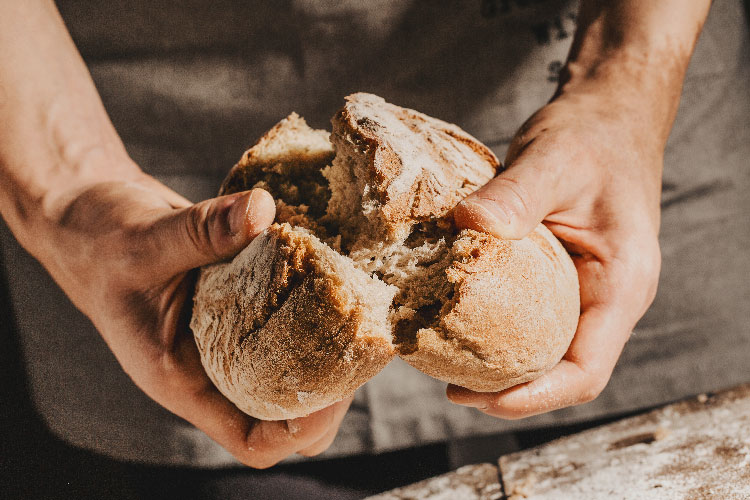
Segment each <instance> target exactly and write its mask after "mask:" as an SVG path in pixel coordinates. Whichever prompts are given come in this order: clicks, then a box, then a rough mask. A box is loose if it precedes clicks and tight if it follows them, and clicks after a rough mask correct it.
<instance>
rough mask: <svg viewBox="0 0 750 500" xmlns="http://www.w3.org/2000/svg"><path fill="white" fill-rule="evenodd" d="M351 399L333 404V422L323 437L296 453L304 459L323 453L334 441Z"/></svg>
mask: <svg viewBox="0 0 750 500" xmlns="http://www.w3.org/2000/svg"><path fill="white" fill-rule="evenodd" d="M353 399H354V397H353V396H352V397H349V398H347V399H345V400H343V401H339V402H338V403H335V404H334V406H335V407H336V408H335V412H336V413H335V415H334V419H333V422H332V423H331V427H330V428H329V429H328V431H327V432H326V433H325V435H324V436H323V437H322V438H320V439H319V440H318V441H317V442H315V443H313V445H312V446H309V447H307V448H304V449H301V450H299V451H298V453H299V454H300V455H304V456H306V457H313V456H315V455H318V454H320V453H323V452H324V451H326V450H327V449H328V448H329V447H330V446H331V445H332V444H333V441H334V439H336V435H337V434H338V432H339V427H340V426H341V421H342V420H344V417H345V416H346V412H347V410H348V409H349V405H350V404H351V403H352V400H353Z"/></svg>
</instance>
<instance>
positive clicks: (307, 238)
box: [191, 93, 579, 420]
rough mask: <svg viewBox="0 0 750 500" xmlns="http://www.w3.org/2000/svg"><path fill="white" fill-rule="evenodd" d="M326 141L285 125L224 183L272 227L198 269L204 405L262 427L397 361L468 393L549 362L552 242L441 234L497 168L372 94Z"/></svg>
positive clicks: (561, 298)
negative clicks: (212, 390)
mask: <svg viewBox="0 0 750 500" xmlns="http://www.w3.org/2000/svg"><path fill="white" fill-rule="evenodd" d="M332 125H333V133H332V134H330V141H329V134H328V133H327V132H325V131H319V130H313V129H311V128H309V127H308V126H307V125H306V123H305V122H304V120H303V119H302V118H300V117H299V116H297V115H296V114H292V115H290V116H289V117H287V118H286V119H284V120H282V121H281V122H280V123H279V124H277V125H276V126H275V127H274V128H273V129H271V130H270V131H269V132H268V133H267V134H266V135H265V136H264V137H262V138H261V139H260V141H259V142H258V143H257V144H256V145H255V146H253V147H252V148H251V149H250V150H248V151H247V152H246V153H245V154H244V155H243V157H242V159H241V160H240V162H239V163H238V164H237V165H235V167H234V168H233V169H232V170H231V171H230V173H229V175H228V176H227V178H226V180H225V181H224V183H223V184H222V187H221V190H220V194H230V193H233V192H237V191H244V190H247V189H252V188H254V187H260V188H263V189H266V190H267V191H268V192H270V193H271V195H272V196H273V197H274V199H275V200H276V205H277V216H276V222H275V223H274V224H273V225H272V226H271V227H270V228H269V229H268V230H266V231H265V232H264V233H263V234H262V235H260V236H259V237H257V238H256V239H255V240H253V242H252V243H251V244H250V245H249V246H248V247H247V248H246V249H245V250H243V252H241V253H240V254H239V255H238V256H237V257H235V258H234V259H233V260H232V261H231V262H225V263H220V264H215V265H212V266H207V267H205V268H203V269H202V270H201V273H200V277H199V279H198V282H197V285H196V293H195V298H194V310H193V318H192V321H191V327H192V328H193V331H194V333H195V337H196V341H197V344H198V347H199V350H200V353H201V359H202V361H203V364H204V366H205V368H206V371H207V372H208V374H209V376H210V377H211V379H212V380H213V381H214V383H215V384H216V386H217V387H218V388H219V390H220V391H221V392H222V393H223V394H225V395H226V396H227V397H228V398H229V399H230V400H231V401H233V402H234V403H235V404H236V405H237V406H238V407H239V408H240V409H241V410H243V411H245V412H246V413H248V414H250V415H252V416H254V417H257V418H261V419H266V420H277V419H286V418H293V417H298V416H303V415H307V414H309V413H311V412H313V411H315V410H317V409H320V408H323V407H325V406H328V405H330V404H332V403H334V402H336V401H339V400H341V399H343V398H345V397H347V396H349V395H351V394H352V393H353V392H354V390H355V389H356V388H357V387H359V386H360V385H362V384H364V383H365V382H366V381H367V380H368V379H369V378H371V377H372V376H373V375H375V374H376V373H377V372H378V371H380V370H381V369H382V368H383V367H384V366H385V365H386V364H387V363H388V362H389V361H390V360H391V359H392V358H393V357H394V356H395V355H399V356H401V357H402V358H403V359H405V360H406V361H407V362H408V363H410V364H411V365H412V366H414V367H416V368H418V369H419V370H421V371H423V372H425V373H427V374H428V375H431V376H433V377H436V378H438V379H440V380H444V381H446V382H450V383H453V384H457V385H461V386H463V387H467V388H469V389H472V390H475V391H500V390H503V389H506V388H508V387H511V386H513V385H517V384H520V383H523V382H526V381H529V380H532V379H534V378H536V377H538V376H539V375H541V374H542V373H544V372H545V371H546V370H549V369H550V368H552V367H553V366H554V365H555V364H556V363H558V362H559V360H560V359H561V358H562V356H563V354H564V353H565V351H566V350H567V348H568V346H569V344H570V341H571V340H572V337H573V334H574V332H575V329H576V326H577V323H578V315H579V294H578V279H577V273H576V270H575V267H574V266H573V263H572V261H571V259H570V257H569V256H568V254H567V253H566V252H565V250H564V248H563V247H562V245H561V244H560V242H559V241H558V240H557V239H556V238H555V237H554V236H553V235H552V234H551V233H550V232H549V230H547V228H546V227H545V226H543V225H541V224H540V225H539V226H538V227H537V228H536V229H535V230H534V231H533V232H532V233H531V234H530V235H528V236H527V237H526V238H524V239H522V240H501V239H498V238H495V237H493V236H490V235H488V234H484V233H479V232H477V231H472V230H458V229H457V228H456V227H455V226H454V224H453V222H452V219H451V210H452V209H453V207H454V206H455V205H456V203H458V202H459V201H460V200H461V199H462V198H463V197H464V196H466V195H467V194H469V193H471V192H472V191H474V190H475V189H477V188H478V187H480V186H481V185H483V184H484V183H486V182H487V181H488V180H490V179H491V178H492V177H493V176H494V175H495V174H496V173H497V172H498V170H499V169H500V163H499V161H498V160H497V158H496V157H495V155H494V154H493V153H492V151H491V150H489V149H488V148H487V147H485V146H484V145H482V144H481V143H480V142H479V141H477V140H476V139H474V138H473V137H471V136H470V135H468V134H467V133H466V132H464V131H462V130H461V129H460V128H458V127H456V126H455V125H451V124H448V123H445V122H443V121H441V120H437V119H435V118H431V117H428V116H426V115H424V114H422V113H419V112H417V111H414V110H410V109H406V108H401V107H398V106H395V105H392V104H389V103H386V102H385V101H384V100H383V99H381V98H379V97H377V96H374V95H370V94H362V93H359V94H354V95H352V96H349V97H347V99H346V104H345V106H344V107H343V108H342V109H341V110H340V111H339V112H338V113H337V114H336V115H335V116H334V117H333V119H332Z"/></svg>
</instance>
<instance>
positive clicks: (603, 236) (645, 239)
mask: <svg viewBox="0 0 750 500" xmlns="http://www.w3.org/2000/svg"><path fill="white" fill-rule="evenodd" d="M648 125H649V124H647V123H643V121H642V120H641V119H639V117H638V116H637V115H636V114H635V110H634V109H633V108H632V107H630V106H627V105H624V104H623V103H622V102H619V101H618V100H617V99H610V98H605V97H603V96H600V95H596V94H593V93H583V94H576V93H562V94H561V95H560V96H558V97H557V98H556V99H555V100H554V101H552V102H551V103H550V104H548V105H547V106H545V107H544V108H542V109H541V110H540V111H538V112H537V113H536V114H535V115H534V116H532V117H531V119H530V120H529V121H528V122H527V123H526V124H525V125H524V126H523V127H522V128H521V130H520V131H519V132H518V134H517V135H516V137H515V138H514V140H513V142H512V144H511V146H510V149H509V151H508V155H507V158H506V163H507V166H508V168H507V170H506V171H504V172H503V173H501V174H500V175H499V176H498V177H496V178H495V179H493V180H492V181H490V182H489V183H488V184H487V185H485V186H484V187H482V188H481V189H479V190H477V191H476V192H475V193H473V194H471V195H470V196H468V197H467V198H466V199H465V200H464V201H463V202H462V203H460V204H459V205H458V207H457V208H456V210H455V217H456V221H457V223H458V224H459V225H460V226H462V227H467V228H473V229H478V230H483V231H487V232H489V233H492V234H494V235H496V236H498V237H501V238H507V239H518V238H522V237H524V236H525V235H526V234H528V233H529V232H530V231H531V230H532V229H533V228H534V227H535V226H536V225H537V224H538V223H539V222H540V221H542V220H544V223H545V224H546V225H547V227H548V228H549V229H550V230H551V231H552V232H553V233H554V234H555V235H556V236H557V237H558V238H559V239H560V240H561V241H562V242H563V244H564V245H565V247H566V249H567V250H568V252H569V253H570V254H571V257H572V258H573V261H574V263H575V265H576V268H577V270H578V277H579V282H580V293H581V317H580V321H579V324H578V329H577V331H576V333H575V337H574V338H573V342H572V343H571V345H570V348H569V349H568V351H567V353H566V354H565V356H564V357H563V359H562V361H561V362H560V363H559V364H558V365H557V366H555V367H554V368H553V369H552V370H550V371H549V372H548V373H546V374H544V375H543V376H542V377H540V378H539V379H537V380H534V381H532V382H528V383H525V384H521V385H519V386H516V387H512V388H510V389H507V390H505V391H502V392H499V393H477V392H472V391H469V390H468V389H464V388H461V387H456V386H449V387H448V391H447V392H448V397H449V398H450V399H451V400H452V401H453V402H455V403H458V404H462V405H467V406H473V407H477V408H479V409H480V410H481V411H483V412H485V413H487V414H489V415H493V416H497V417H501V418H507V419H516V418H522V417H527V416H531V415H535V414H538V413H543V412H547V411H551V410H555V409H558V408H563V407H566V406H570V405H576V404H580V403H585V402H587V401H591V400H592V399H594V398H595V397H596V396H597V395H598V394H599V393H600V392H601V391H602V390H603V389H604V387H605V385H606V384H607V382H608V380H609V377H610V375H611V373H612V370H613V368H614V366H615V363H616V362H617V359H618V357H619V355H620V352H621V350H622V348H623V346H624V344H625V342H626V341H627V340H628V337H629V336H630V333H631V331H632V329H633V327H634V325H635V323H636V322H637V321H638V319H640V317H641V316H642V315H643V313H644V312H645V311H646V309H647V308H648V306H649V305H650V304H651V302H652V300H653V298H654V295H655V293H656V285H657V280H658V276H659V267H660V253H659V246H658V239H657V236H658V230H659V201H660V193H661V167H662V154H663V153H662V152H663V143H662V142H661V139H660V138H659V137H655V135H654V134H652V135H649V127H648ZM498 334H499V335H501V334H502V332H498Z"/></svg>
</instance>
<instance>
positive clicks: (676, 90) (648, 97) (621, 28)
mask: <svg viewBox="0 0 750 500" xmlns="http://www.w3.org/2000/svg"><path fill="white" fill-rule="evenodd" d="M709 5H710V2H709V1H708V0H695V1H694V2H690V4H689V5H686V4H684V3H683V2H680V1H678V0H664V1H661V2H645V1H639V0H619V1H616V2H603V1H600V0H582V2H581V7H580V11H579V19H578V29H577V31H576V34H575V38H574V41H573V44H572V46H571V49H570V53H569V55H568V60H567V62H566V64H565V66H564V68H563V70H562V71H561V73H560V83H559V86H558V89H557V92H556V94H555V98H557V97H559V96H562V95H569V96H573V95H590V96H592V97H595V98H597V99H599V100H600V101H603V102H606V103H607V105H608V106H609V107H610V108H611V114H613V115H619V114H622V115H623V116H625V117H628V118H631V119H632V118H636V119H637V120H638V121H639V122H641V124H642V125H643V126H646V127H647V128H648V130H649V133H651V134H653V135H654V136H655V138H658V140H659V141H660V142H662V143H663V144H662V147H663V145H664V144H666V140H667V137H668V135H669V131H670V129H671V126H672V122H673V121H674V117H675V115H676V113H677V107H678V105H679V100H680V94H681V91H682V82H683V79H684V76H685V72H686V70H687V66H688V63H689V61H690V56H691V54H692V51H693V48H694V46H695V42H696V40H697V37H698V35H699V34H700V29H701V27H702V24H703V21H704V20H705V17H706V15H707V12H708V7H709Z"/></svg>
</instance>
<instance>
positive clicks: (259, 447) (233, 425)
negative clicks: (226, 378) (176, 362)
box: [150, 353, 345, 468]
mask: <svg viewBox="0 0 750 500" xmlns="http://www.w3.org/2000/svg"><path fill="white" fill-rule="evenodd" d="M196 356H197V353H196ZM194 364H195V363H180V366H179V368H177V370H179V371H180V372H181V373H180V374H179V375H177V374H175V373H172V377H170V378H169V380H171V382H172V383H173V384H174V385H172V389H169V388H168V387H165V386H166V385H167V384H163V385H162V386H161V387H160V388H159V389H157V392H156V393H154V394H150V395H152V397H154V399H156V400H157V401H159V402H160V403H161V404H162V405H164V406H165V407H166V408H167V409H168V410H170V411H172V412H173V413H175V414H176V415H179V416H180V417H182V418H184V419H185V420H188V421H189V422H191V423H192V424H193V425H195V426H196V427H197V428H198V429H200V430H202V431H203V432H205V433H206V434H207V435H208V436H209V437H211V438H212V439H213V440H214V441H216V442H217V443H218V444H220V445H221V446H222V447H224V448H225V449H226V450H227V451H229V452H230V453H231V454H232V455H234V456H235V457H236V458H237V459H238V460H239V461H241V462H242V463H244V464H246V465H249V466H251V467H255V468H267V467H270V466H272V465H274V464H276V463H278V462H279V461H281V460H283V459H284V458H286V457H288V456H290V455H292V454H294V453H296V452H297V451H298V450H300V449H305V448H308V447H310V446H312V445H313V444H314V443H317V442H318V441H320V440H321V439H322V438H323V437H324V436H326V434H327V432H328V430H329V429H330V427H331V425H333V423H334V422H337V419H338V414H337V413H338V412H342V411H341V409H340V408H337V407H335V406H334V407H329V408H325V409H323V410H320V411H317V412H315V413H312V414H311V415H308V416H306V417H302V418H297V419H291V420H280V421H261V420H257V419H255V418H252V417H250V416H248V415H246V414H245V413H243V412H241V411H240V410H239V409H237V407H236V406H234V404H232V403H231V402H230V401H229V400H228V399H227V398H226V397H224V395H222V394H221V393H220V392H219V391H218V390H217V389H216V388H215V387H214V385H213V384H212V383H211V381H210V380H209V379H208V377H207V376H206V375H205V373H202V372H199V371H196V370H195V366H193V365H194ZM188 388H189V389H188ZM343 411H344V412H345V409H344V410H343Z"/></svg>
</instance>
